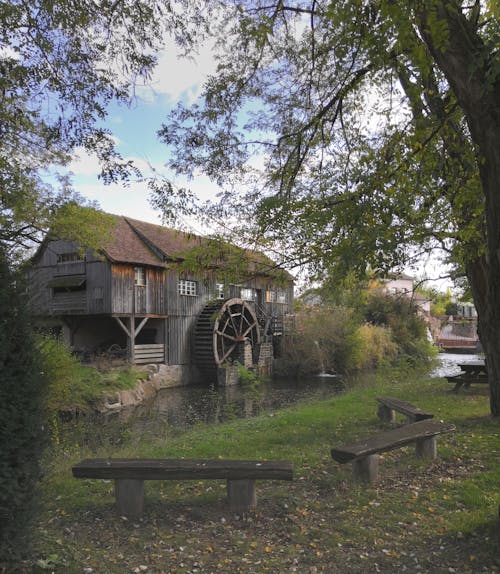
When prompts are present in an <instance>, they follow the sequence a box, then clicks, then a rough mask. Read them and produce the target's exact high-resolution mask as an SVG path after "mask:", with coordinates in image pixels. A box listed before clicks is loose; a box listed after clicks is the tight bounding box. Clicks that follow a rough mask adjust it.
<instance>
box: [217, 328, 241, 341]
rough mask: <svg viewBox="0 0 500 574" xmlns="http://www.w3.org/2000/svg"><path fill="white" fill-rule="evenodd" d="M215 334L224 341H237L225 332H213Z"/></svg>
mask: <svg viewBox="0 0 500 574" xmlns="http://www.w3.org/2000/svg"><path fill="white" fill-rule="evenodd" d="M215 332H216V333H217V335H220V336H221V337H224V339H229V340H230V341H234V342H236V341H237V338H236V337H234V336H233V335H228V334H227V333H226V332H225V331H218V330H217V331H215Z"/></svg>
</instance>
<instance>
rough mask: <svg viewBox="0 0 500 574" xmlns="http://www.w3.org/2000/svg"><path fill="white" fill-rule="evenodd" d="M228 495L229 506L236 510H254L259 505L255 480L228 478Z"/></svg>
mask: <svg viewBox="0 0 500 574" xmlns="http://www.w3.org/2000/svg"><path fill="white" fill-rule="evenodd" d="M227 497H228V499H229V508H230V509H231V510H233V511H235V512H243V511H247V510H252V509H253V508H255V507H256V506H257V495H256V493H255V480H251V479H243V480H228V481H227Z"/></svg>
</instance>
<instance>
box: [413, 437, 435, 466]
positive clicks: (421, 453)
mask: <svg viewBox="0 0 500 574" xmlns="http://www.w3.org/2000/svg"><path fill="white" fill-rule="evenodd" d="M415 453H416V455H417V456H418V457H420V458H430V459H432V460H434V459H435V458H436V457H437V442H436V437H435V436H431V437H429V438H422V439H419V440H417V443H416V445H415Z"/></svg>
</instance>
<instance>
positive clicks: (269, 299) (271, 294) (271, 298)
mask: <svg viewBox="0 0 500 574" xmlns="http://www.w3.org/2000/svg"><path fill="white" fill-rule="evenodd" d="M275 301H276V291H266V303H274V302H275Z"/></svg>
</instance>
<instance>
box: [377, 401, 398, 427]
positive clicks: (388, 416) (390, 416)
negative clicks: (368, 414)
mask: <svg viewBox="0 0 500 574" xmlns="http://www.w3.org/2000/svg"><path fill="white" fill-rule="evenodd" d="M377 414H378V417H379V419H380V420H382V421H385V422H388V423H393V422H394V421H395V420H396V417H395V413H394V411H393V410H392V409H390V408H389V407H387V406H386V405H379V406H378V410H377Z"/></svg>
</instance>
